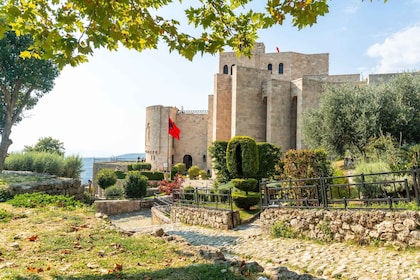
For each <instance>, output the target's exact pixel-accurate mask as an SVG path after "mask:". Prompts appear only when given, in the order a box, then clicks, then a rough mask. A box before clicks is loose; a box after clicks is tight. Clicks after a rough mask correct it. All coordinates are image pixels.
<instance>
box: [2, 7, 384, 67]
mask: <svg viewBox="0 0 420 280" xmlns="http://www.w3.org/2000/svg"><path fill="white" fill-rule="evenodd" d="M330 1H331V0H330ZM362 1H363V0H362ZM371 1H372V0H371ZM384 2H386V0H384ZM264 4H265V7H264V8H262V7H261V6H262V5H264ZM189 5H190V6H189ZM181 9H182V10H184V15H183V17H182V16H181V17H182V18H181V19H177V18H174V11H177V10H181ZM168 11H169V12H170V13H169V12H168ZM328 11H329V10H328V0H266V1H263V2H262V3H259V2H258V1H252V0H230V1H227V0H217V1H214V0H212V1H209V0H199V1H195V2H193V3H191V4H188V5H187V4H185V3H183V2H182V0H178V1H171V0H163V1H160V0H149V1H143V0H130V1H128V0H121V1H116V0H25V1H21V0H9V1H2V4H0V38H1V36H3V35H4V34H5V32H7V31H9V30H13V31H15V32H16V34H17V35H18V36H19V35H27V34H28V35H31V36H32V38H33V39H34V43H33V44H32V45H31V46H29V47H28V48H27V49H26V50H23V51H22V53H21V56H22V57H31V56H33V57H43V58H46V59H52V60H54V62H56V63H57V64H58V65H59V67H60V68H62V67H64V66H65V65H68V64H70V65H77V64H79V63H81V62H85V61H87V57H88V55H90V54H92V52H93V50H94V49H97V48H107V49H109V50H117V49H118V48H119V47H121V46H124V47H126V48H128V49H135V50H137V51H142V50H145V49H153V48H157V46H158V43H160V42H163V43H165V44H166V45H167V46H168V47H169V50H170V51H177V52H179V53H180V54H181V55H182V56H184V57H186V58H188V59H190V60H191V59H192V58H193V57H194V55H195V54H196V53H210V54H215V53H217V52H219V51H222V50H223V48H224V47H225V46H230V47H232V48H233V50H234V51H236V52H237V53H241V54H245V55H250V53H251V50H252V49H253V46H254V43H255V41H256V39H257V32H258V30H260V29H265V28H269V27H271V26H273V25H276V24H280V25H281V24H282V23H283V22H284V20H285V19H286V17H290V18H291V22H292V24H293V25H294V26H296V27H297V28H299V29H301V28H303V27H306V26H311V25H313V24H314V23H316V22H317V19H318V17H319V16H323V15H325V14H326V13H328ZM168 13H169V14H170V15H171V16H169V18H168V17H165V15H166V14H168ZM184 22H186V23H187V24H188V25H189V26H192V27H193V28H190V29H188V28H186V25H187V24H185V23H184ZM185 30H189V32H186V31H185Z"/></svg>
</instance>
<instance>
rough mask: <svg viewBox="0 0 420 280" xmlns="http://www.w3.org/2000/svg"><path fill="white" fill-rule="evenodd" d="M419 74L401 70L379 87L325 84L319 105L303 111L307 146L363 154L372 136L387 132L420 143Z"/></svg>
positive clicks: (402, 140)
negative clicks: (313, 108)
mask: <svg viewBox="0 0 420 280" xmlns="http://www.w3.org/2000/svg"><path fill="white" fill-rule="evenodd" d="M419 108H420V75H417V74H411V73H402V74H400V75H397V76H396V78H394V79H392V80H391V81H389V82H388V83H384V84H381V85H379V86H370V85H351V84H345V85H342V86H329V85H327V86H326V88H325V91H324V92H323V94H322V96H321V100H320V104H319V107H318V108H317V109H315V110H312V111H308V112H305V113H304V115H303V120H302V134H303V138H304V141H305V143H306V144H307V145H308V146H309V147H310V148H317V147H325V148H326V149H328V151H329V152H332V153H336V154H339V155H343V154H344V152H345V151H346V150H347V149H350V150H355V151H357V152H360V153H362V154H365V149H366V147H367V146H368V144H369V142H370V141H371V138H376V137H379V136H380V135H388V134H389V135H390V136H391V137H392V138H394V139H399V142H400V143H419V142H420V126H419V125H418V124H419V122H420V113H419Z"/></svg>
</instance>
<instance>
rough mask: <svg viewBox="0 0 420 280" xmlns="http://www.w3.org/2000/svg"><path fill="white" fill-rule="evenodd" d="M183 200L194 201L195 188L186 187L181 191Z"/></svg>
mask: <svg viewBox="0 0 420 280" xmlns="http://www.w3.org/2000/svg"><path fill="white" fill-rule="evenodd" d="M182 193H183V194H184V199H185V200H194V193H195V188H194V187H193V186H186V187H184V188H183V189H182Z"/></svg>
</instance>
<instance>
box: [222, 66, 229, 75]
mask: <svg viewBox="0 0 420 280" xmlns="http://www.w3.org/2000/svg"><path fill="white" fill-rule="evenodd" d="M223 74H229V67H228V66H227V65H225V66H223Z"/></svg>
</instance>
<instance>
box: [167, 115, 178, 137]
mask: <svg viewBox="0 0 420 280" xmlns="http://www.w3.org/2000/svg"><path fill="white" fill-rule="evenodd" d="M168 133H169V135H171V136H172V137H173V138H176V139H178V140H179V135H180V134H181V130H179V128H178V127H177V126H176V125H175V123H174V122H173V121H172V120H171V118H169V125H168Z"/></svg>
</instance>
